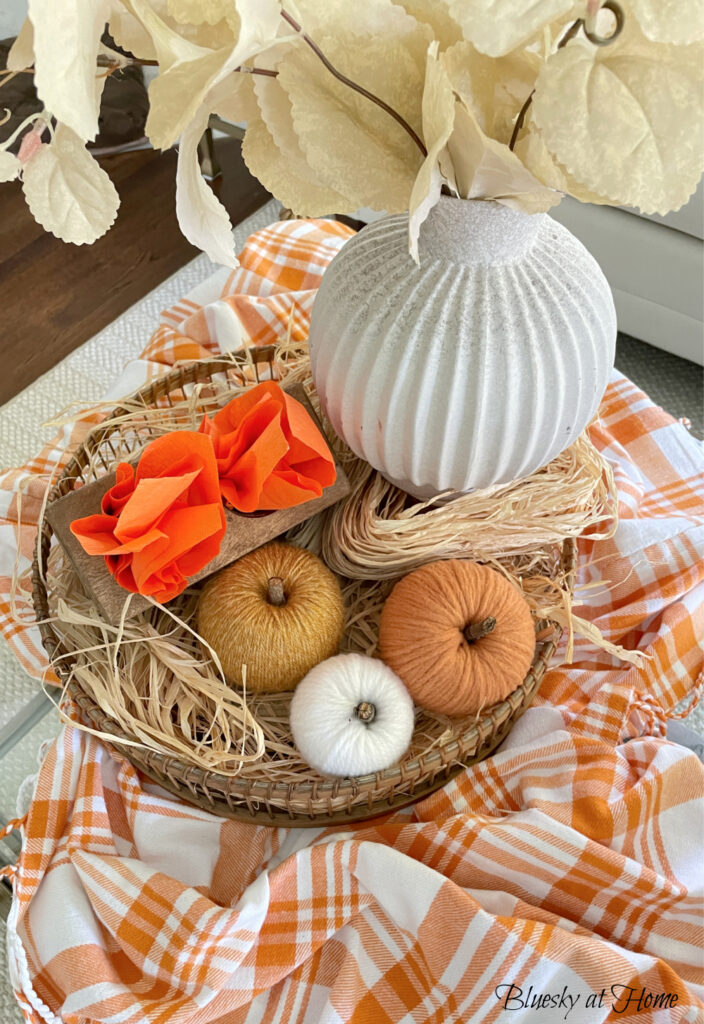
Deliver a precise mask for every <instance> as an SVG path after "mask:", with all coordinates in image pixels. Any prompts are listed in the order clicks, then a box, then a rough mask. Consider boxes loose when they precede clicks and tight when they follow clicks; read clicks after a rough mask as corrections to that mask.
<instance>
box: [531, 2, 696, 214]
mask: <svg viewBox="0 0 704 1024" xmlns="http://www.w3.org/2000/svg"><path fill="white" fill-rule="evenodd" d="M703 73H704V48H702V46H701V45H700V44H694V45H692V46H682V47H676V46H668V45H664V44H659V43H652V42H650V41H649V40H647V39H645V37H644V36H642V35H641V33H640V32H639V31H638V29H637V28H636V26H635V25H634V24H633V22H632V20H631V22H630V24H629V25H628V30H624V32H623V33H622V35H621V36H620V37H619V38H618V40H617V41H616V42H615V43H613V44H612V45H611V46H607V47H601V48H597V47H590V46H584V45H582V44H581V43H579V42H573V43H569V44H568V45H567V46H566V47H564V49H562V50H559V51H558V52H557V53H555V54H553V55H552V56H551V57H550V58H549V59H548V61H547V62H546V63H545V64H544V66H543V68H542V70H541V72H540V75H539V76H538V81H537V84H536V91H535V97H534V99H533V117H534V120H535V123H536V125H537V127H538V128H539V130H540V132H541V134H542V137H543V140H544V142H545V145H546V146H547V147H548V149H549V150H550V152H551V153H552V155H553V156H554V157H555V159H556V160H557V161H558V162H559V163H560V164H562V165H563V166H564V167H565V169H566V170H567V172H568V173H569V174H571V175H572V176H573V177H574V178H576V179H577V180H578V181H579V182H581V183H582V185H583V186H584V187H585V188H586V189H588V190H589V191H591V192H596V193H597V194H599V195H603V196H605V197H608V198H609V199H610V200H611V201H612V202H613V203H621V204H627V205H629V206H638V207H640V209H641V210H642V211H643V212H644V213H663V214H664V213H667V212H669V211H670V210H674V209H678V208H679V207H680V206H682V204H683V203H686V202H687V200H688V199H689V197H690V196H691V194H692V193H693V192H694V190H695V188H696V186H697V182H698V181H699V178H700V176H701V173H702V165H703V163H704V159H703V157H704V154H703V151H702V144H701V140H702V137H703V135H704V103H703V97H702V81H701V78H702V74H703Z"/></svg>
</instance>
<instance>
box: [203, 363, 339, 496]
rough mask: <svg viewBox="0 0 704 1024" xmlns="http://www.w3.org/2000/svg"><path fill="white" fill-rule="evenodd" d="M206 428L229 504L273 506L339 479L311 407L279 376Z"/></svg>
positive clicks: (243, 396) (205, 422)
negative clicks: (281, 384) (293, 394)
mask: <svg viewBox="0 0 704 1024" xmlns="http://www.w3.org/2000/svg"><path fill="white" fill-rule="evenodd" d="M200 429H201V431H202V432H203V433H204V434H206V435H207V436H209V437H210V439H211V440H212V443H213V447H214V449H215V457H216V459H217V464H218V474H219V476H220V490H221V492H222V496H223V498H224V499H225V501H226V503H227V504H228V505H230V506H231V507H232V508H235V509H237V510H238V511H239V512H257V511H273V510H275V509H282V508H292V507H293V506H294V505H302V504H303V503H304V502H306V501H311V500H312V499H313V498H319V497H320V496H321V494H322V493H323V488H325V487H329V486H330V485H331V484H334V483H335V477H336V475H337V473H336V469H335V460H334V459H333V457H332V454H331V453H330V449H329V448H328V446H327V443H326V441H325V438H324V437H323V435H322V434H321V433H320V431H319V430H318V428H317V426H316V424H315V423H314V422H313V420H312V419H311V417H310V416H309V415H308V413H307V411H306V410H305V408H304V407H303V406H302V405H301V403H300V402H297V401H296V399H295V398H292V397H291V396H290V395H287V394H286V392H285V391H282V389H281V388H280V387H279V385H278V384H275V383H274V382H273V381H265V382H264V383H262V384H258V385H257V386H256V387H254V388H251V389H250V390H248V391H245V392H244V393H243V394H241V395H238V397H237V398H234V399H233V400H232V401H231V402H228V404H227V405H226V406H224V408H222V409H221V410H220V411H219V412H218V413H216V414H215V416H214V417H213V418H212V419H209V418H208V417H207V416H206V417H204V418H203V422H202V423H201V426H200Z"/></svg>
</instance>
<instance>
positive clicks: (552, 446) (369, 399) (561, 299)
mask: <svg viewBox="0 0 704 1024" xmlns="http://www.w3.org/2000/svg"><path fill="white" fill-rule="evenodd" d="M419 251H420V266H418V265H416V263H414V261H413V260H412V259H411V257H410V255H409V253H408V217H407V215H405V214H401V215H397V216H392V217H385V218H384V219H383V220H380V221H377V222H376V223H374V224H371V225H369V226H367V227H365V228H364V229H363V230H362V231H360V232H359V234H358V235H356V236H355V237H354V238H353V239H351V240H350V241H349V242H348V243H347V244H346V245H345V246H344V247H343V249H342V250H341V251H340V252H339V253H338V255H337V256H336V257H335V259H334V260H333V261H332V263H331V264H330V266H329V267H328V269H327V270H326V272H325V274H324V276H323V280H322V283H321V286H320V289H319V291H318V294H317V296H316V299H315V303H314V306H313V313H312V319H311V327H310V353H311V362H312V368H313V379H314V382H315V386H316V388H317V391H318V394H319V396H320V398H321V401H322V405H323V408H324V410H325V413H326V415H327V416H328V417H329V419H330V421H331V423H332V425H333V427H334V429H335V430H336V431H337V433H338V434H339V435H340V437H342V438H343V440H344V441H345V442H346V443H347V444H348V445H349V447H350V448H351V449H352V450H353V451H354V452H355V453H356V454H357V455H359V456H360V457H361V458H364V459H366V460H367V461H368V462H370V463H371V465H372V466H374V467H375V468H376V469H378V470H379V471H380V472H381V473H383V475H384V476H385V477H387V479H389V480H391V481H392V482H393V483H395V484H398V486H400V487H402V488H403V489H404V490H407V491H409V492H410V493H411V494H413V495H415V496H416V497H421V498H427V497H431V496H433V495H435V494H439V493H440V492H443V491H448V490H452V491H468V490H472V489H474V488H477V487H488V486H490V485H492V484H499V483H507V482H509V481H511V480H514V479H516V478H519V477H523V476H526V475H528V474H529V473H532V472H533V471H534V470H536V469H538V468H540V467H541V466H544V465H545V464H546V463H548V462H550V461H551V460H552V459H553V458H555V456H557V455H558V454H559V453H560V452H562V451H563V450H564V449H565V448H567V447H568V445H570V444H571V443H572V442H573V441H574V440H575V438H576V437H577V436H578V435H579V434H580V433H581V431H582V430H583V429H584V428H585V427H586V426H587V424H588V423H589V421H590V420H591V419H592V418H593V416H594V414H595V413H596V411H597V408H598V405H599V402H600V400H601V397H602V395H603V392H604V389H605V387H606V384H607V381H608V378H609V373H610V371H611V368H612V366H613V360H614V349H615V343H616V313H615V310H614V304H613V299H612V297H611V291H610V289H609V286H608V284H607V282H606V279H605V277H604V275H603V274H602V272H601V270H600V269H599V266H598V264H597V263H596V261H595V260H594V259H593V258H592V256H591V255H590V254H589V253H588V252H587V250H586V249H585V248H584V246H583V245H582V244H581V242H579V241H578V240H577V239H576V238H575V237H574V235H572V234H571V233H570V232H569V231H568V230H567V229H566V228H564V227H562V226H561V225H560V224H558V223H557V222H556V221H554V220H553V219H552V218H551V217H549V216H548V215H547V214H533V215H529V214H524V213H520V212H517V211H514V210H511V209H509V208H507V207H505V206H501V205H499V204H497V203H491V202H478V201H467V200H459V199H450V198H443V199H441V201H440V203H438V205H437V206H436V207H435V208H434V209H433V210H432V211H431V213H430V216H429V217H428V219H427V221H426V222H425V223H424V225H423V227H422V229H421V235H420V250H419Z"/></svg>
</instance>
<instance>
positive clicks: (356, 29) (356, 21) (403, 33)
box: [284, 0, 430, 61]
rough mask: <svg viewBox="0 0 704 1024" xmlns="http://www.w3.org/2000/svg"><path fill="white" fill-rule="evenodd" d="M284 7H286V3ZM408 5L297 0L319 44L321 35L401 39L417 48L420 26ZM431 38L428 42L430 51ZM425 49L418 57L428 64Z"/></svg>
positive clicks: (387, 0)
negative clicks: (408, 9) (411, 14)
mask: <svg viewBox="0 0 704 1024" xmlns="http://www.w3.org/2000/svg"><path fill="white" fill-rule="evenodd" d="M284 6H286V5H285V4H284ZM405 6H406V5H405V4H396V3H394V2H393V0H364V4H356V3H350V0H324V2H323V3H321V0H297V2H296V9H297V11H298V14H299V16H300V23H301V24H302V26H303V28H304V29H305V31H306V32H307V33H308V35H310V36H312V38H313V39H314V40H315V42H316V43H320V39H319V36H321V35H322V36H336V37H337V38H338V39H344V38H345V37H346V36H348V35H349V36H366V35H370V36H379V37H384V38H386V39H400V40H402V41H404V42H405V43H406V44H407V45H408V44H410V45H413V40H414V38H417V39H421V38H422V37H421V36H417V28H418V24H417V22H416V19H415V18H414V17H411V16H410V15H409V14H407V13H406V12H405V10H404V7H405ZM429 41H430V40H429V38H428V39H426V42H425V48H427V45H428V42H429ZM425 48H424V49H423V51H422V52H421V53H419V54H418V56H419V58H420V59H422V60H423V61H425Z"/></svg>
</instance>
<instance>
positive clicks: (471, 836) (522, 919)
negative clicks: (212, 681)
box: [0, 221, 704, 1024]
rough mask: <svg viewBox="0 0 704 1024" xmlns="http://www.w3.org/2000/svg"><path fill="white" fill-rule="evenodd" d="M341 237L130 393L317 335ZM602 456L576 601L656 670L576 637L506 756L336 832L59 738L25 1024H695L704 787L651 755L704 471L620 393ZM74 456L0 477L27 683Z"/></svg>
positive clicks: (177, 346)
mask: <svg viewBox="0 0 704 1024" xmlns="http://www.w3.org/2000/svg"><path fill="white" fill-rule="evenodd" d="M347 235H348V232H347V230H346V229H345V228H343V227H341V226H340V225H338V224H335V223H331V222H316V221H309V222H286V223H283V224H278V225H274V226H272V227H271V228H269V229H267V230H266V231H262V232H258V233H257V234H256V235H254V236H253V237H252V238H251V239H250V240H249V241H248V243H247V245H246V247H245V250H244V252H243V254H242V257H241V261H242V265H241V267H240V268H239V269H238V270H236V271H235V272H234V274H232V275H231V276H230V277H229V278H227V279H225V277H224V276H222V275H216V278H215V279H211V281H210V282H209V283H208V285H207V286H203V287H202V288H201V289H199V290H198V292H197V294H196V295H194V296H191V297H190V298H189V299H184V300H183V301H182V302H181V303H179V305H178V306H177V307H175V308H174V309H172V310H169V311H168V312H167V313H166V314H164V318H163V323H162V326H161V327H160V328H159V330H158V331H157V332H156V334H155V335H154V337H153V339H152V341H151V342H150V345H149V346H148V348H147V350H146V353H145V356H144V359H143V360H142V361H140V363H139V364H138V365H132V366H131V367H128V368H127V371H126V377H125V380H126V381H129V383H130V385H131V386H134V384H135V382H137V383H138V380H137V378H138V377H140V376H141V377H142V379H144V378H145V377H146V376H147V375H149V374H152V373H154V372H156V371H157V370H159V369H163V368H164V366H165V365H168V364H169V363H171V362H173V361H174V360H175V359H181V358H192V357H194V356H198V355H200V354H202V353H203V350H207V351H218V350H221V349H223V348H233V347H239V346H240V345H241V344H243V343H254V344H260V343H264V342H270V341H273V340H275V339H276V338H278V337H281V336H282V335H283V334H284V333H285V331H286V330H287V328H288V321H289V313H290V312H291V311H293V315H294V330H296V331H298V332H300V336H301V337H304V336H305V332H306V325H307V322H308V315H309V312H310V306H311V302H312V299H313V295H314V291H315V288H316V286H317V284H318V282H319V280H320V275H321V274H322V272H323V270H324V268H325V266H326V264H327V263H328V261H329V260H330V258H331V257H332V256H333V255H334V253H335V251H336V250H337V249H338V248H339V246H340V245H341V244H342V243H343V242H344V240H345V238H346V237H347ZM80 429H85V427H80V428H75V430H74V433H73V438H74V439H75V438H76V437H77V433H76V431H78V430H80ZM592 436H593V438H594V440H595V442H596V443H597V444H598V445H599V446H600V448H601V449H602V450H603V451H604V453H605V454H606V456H607V458H608V459H609V460H610V462H611V463H612V465H613V466H614V470H615V472H616V477H617V480H618V485H619V490H620V513H621V521H620V525H619V527H618V531H617V533H616V535H615V536H614V537H613V538H612V539H611V540H609V541H600V542H590V541H588V540H584V541H582V542H581V543H580V573H579V581H578V584H579V585H578V592H577V598H576V600H578V601H580V602H581V608H580V614H581V615H583V616H585V617H587V618H589V619H591V620H592V621H594V622H596V623H597V624H598V626H599V627H600V629H601V630H602V632H603V633H604V634H605V635H606V636H607V637H608V638H609V639H611V640H613V641H615V642H617V643H620V644H623V645H624V646H626V647H630V648H640V649H641V650H643V651H644V652H646V653H647V654H649V655H650V658H649V660H648V661H647V662H646V663H645V665H644V667H642V668H634V667H631V666H625V667H623V666H621V665H620V664H619V663H617V662H616V661H615V660H614V659H613V658H611V657H610V656H609V655H607V654H605V653H604V652H602V651H600V650H597V649H596V648H594V647H592V646H590V645H589V644H588V643H587V642H586V641H583V640H581V641H578V642H577V644H576V649H575V660H574V663H573V664H572V665H571V666H562V667H558V668H554V669H553V670H552V671H551V672H550V673H549V674H548V675H547V676H546V678H545V680H544V683H543V686H542V688H541V691H540V695H539V698H538V700H537V701H536V704H535V706H534V707H533V708H531V709H530V710H529V711H528V712H527V713H526V714H525V715H524V716H523V718H522V719H521V720H520V722H519V723H518V724H517V726H516V727H515V728H514V730H513V732H512V733H511V735H510V737H509V739H508V740H507V741H506V743H505V744H504V746H503V748H502V750H501V752H500V753H498V754H496V755H495V756H493V757H491V758H489V759H488V760H486V761H483V762H482V763H480V764H477V765H474V766H473V767H471V768H468V769H466V770H465V771H464V772H463V773H462V774H461V775H459V776H458V777H457V778H456V779H455V780H454V781H452V782H451V783H449V784H448V785H447V786H446V787H445V788H444V789H443V790H441V791H439V792H438V793H436V794H434V795H433V796H431V797H429V798H428V799H426V800H424V801H423V802H422V803H420V804H417V805H416V806H414V807H413V808H408V809H405V810H403V811H400V812H397V813H395V814H393V815H391V816H389V817H387V818H386V819H381V820H377V821H374V822H371V823H367V824H362V825H358V826H354V827H350V828H347V829H345V830H344V831H336V830H334V829H327V830H325V829H318V830H290V831H287V830H283V829H268V828H259V827H255V826H251V825H245V824H239V823H235V822H232V821H226V820H223V819H221V818H218V817H216V816H214V815H211V814H208V813H206V812H204V811H201V810H196V809H194V808H192V807H189V806H187V805H184V804H181V803H178V802H177V801H175V800H174V799H172V798H171V797H169V796H168V795H166V794H164V793H163V792H162V791H160V790H159V789H157V788H156V787H155V786H153V785H152V784H150V783H148V782H146V781H145V780H144V779H142V778H140V777H139V775H138V774H137V772H136V771H135V770H134V769H133V768H132V766H131V765H130V764H129V763H127V762H125V761H124V760H123V759H121V758H118V757H116V756H114V755H113V754H112V753H111V752H110V751H109V750H108V749H107V748H106V747H104V746H103V745H101V744H100V743H99V742H98V741H97V740H96V739H94V738H93V737H90V736H88V735H86V734H85V733H82V732H79V731H78V730H76V729H74V728H72V727H66V728H64V729H63V731H62V732H61V734H60V736H59V738H58V740H57V741H56V742H55V743H54V744H53V745H52V746H51V748H50V749H49V752H48V754H47V755H46V757H45V760H44V763H43V765H42V767H41V769H40V772H39V776H38V779H37V783H36V790H35V794H34V799H33V802H32V805H31V808H30V811H29V814H28V817H27V820H26V824H25V826H24V845H23V851H22V855H21V857H20V860H19V863H18V866H17V871H16V877H15V885H14V899H13V905H12V910H11V915H10V919H9V922H8V949H9V956H10V970H11V976H12V981H13V985H14V987H15V991H16V994H17V998H18V1001H19V1003H20V1006H21V1007H22V1010H23V1012H24V1015H25V1017H26V1019H27V1020H28V1021H31V1022H33V1024H38V1022H40V1021H41V1022H52V1024H58V1022H59V1021H65V1022H70V1024H79V1022H80V1024H93V1022H98V1021H100V1022H103V1024H164V1022H166V1021H169V1022H178V1024H258V1022H262V1024H263V1022H267V1024H274V1022H276V1024H296V1022H310V1024H313V1022H315V1024H317V1022H330V1024H333V1022H334V1024H340V1022H347V1021H352V1022H355V1024H391V1022H393V1024H401V1022H403V1024H412V1022H413V1024H420V1022H434V1024H447V1022H461V1024H468V1022H477V1024H483V1022H485V1021H500V1022H511V1024H513V1022H523V1024H551V1022H553V1021H555V1022H557V1021H562V1020H567V1021H569V1022H571V1024H597V1022H601V1021H621V1020H623V1021H638V1022H640V1021H642V1022H648V1021H649V1022H653V1024H661V1022H668V1024H669V1022H684V1021H688V1022H696V1021H700V1022H701V1021H703V1020H704V1003H703V1002H702V998H703V997H704V972H703V970H702V967H703V959H702V948H703V947H704V941H703V939H704V936H703V935H702V921H703V912H704V905H703V901H704V885H703V882H704V857H703V856H702V850H701V823H702V808H704V785H703V776H704V772H703V769H702V765H701V764H700V762H699V761H698V760H697V758H696V757H695V756H694V754H692V753H691V752H689V751H686V750H685V749H684V748H682V747H679V746H677V745H675V744H672V743H669V742H667V741H666V740H665V739H663V738H662V736H663V732H664V725H665V722H666V718H667V716H671V715H672V714H673V712H674V707H675V704H676V703H677V702H678V701H679V700H680V699H681V698H683V697H684V696H686V695H687V694H691V693H692V692H693V691H694V688H695V681H696V679H697V677H698V676H699V674H700V672H701V670H702V663H703V661H704V652H703V650H702V642H703V638H704V560H703V559H702V551H703V549H704V473H703V466H704V460H703V459H702V450H701V446H700V445H699V444H698V443H697V442H696V441H695V440H694V439H693V438H692V437H691V436H690V435H689V434H688V433H687V431H686V429H685V428H684V427H683V426H682V425H681V424H679V423H676V422H675V421H673V420H672V418H671V417H669V416H667V415H666V414H665V413H663V412H662V411H661V410H660V409H657V408H656V407H655V406H653V405H652V403H651V402H650V401H649V400H648V399H647V398H646V396H645V395H643V394H642V393H641V392H639V391H638V390H637V389H636V388H635V387H634V386H633V384H631V383H630V382H629V381H628V380H626V379H625V378H623V377H622V376H620V375H619V374H614V377H613V380H612V383H611V384H610V386H609V389H608V391H607V393H606V396H605V398H604V402H603V405H602V408H601V414H600V418H599V420H598V422H597V423H596V424H595V425H594V427H593V428H592ZM67 440H70V438H68V437H64V438H63V439H62V442H65V441H67ZM60 447H61V446H60V444H59V445H58V447H57V449H56V450H55V451H53V452H52V451H47V452H45V453H44V454H43V455H42V456H41V457H40V458H39V459H37V460H35V461H34V462H33V463H32V464H30V466H28V467H24V469H22V470H17V471H12V472H10V473H7V474H5V476H4V477H3V478H2V480H0V495H1V496H2V498H3V499H4V504H3V505H2V507H1V508H0V513H1V514H2V516H3V517H4V518H3V519H2V521H0V572H2V573H4V574H6V575H5V576H4V577H3V579H2V581H1V585H2V588H3V590H4V595H3V600H4V602H5V603H4V605H3V609H2V610H3V615H4V620H3V623H2V625H3V630H4V632H5V635H6V637H7V639H8V640H9V642H10V643H11V645H12V646H13V649H14V650H15V652H16V653H17V654H18V656H19V657H20V659H21V660H22V661H23V663H24V664H25V665H26V666H27V667H28V668H30V670H33V671H34V672H35V673H36V674H40V673H41V671H42V670H43V668H44V666H45V661H44V657H43V654H42V651H41V648H40V646H39V644H38V642H37V635H36V632H35V631H34V630H33V629H31V628H29V627H28V626H26V625H18V624H17V623H16V622H15V621H14V620H13V618H12V617H11V615H10V611H9V608H8V602H9V596H8V595H9V576H10V575H11V573H10V569H11V566H12V565H13V564H14V561H15V558H16V556H17V550H18V548H19V556H20V562H21V564H24V561H23V560H26V559H27V558H29V557H30V556H31V543H32V536H33V520H34V521H36V514H37V509H38V503H39V501H40V498H41V494H42V493H43V488H44V487H45V486H46V479H47V477H46V474H47V470H48V469H49V467H50V466H51V465H52V464H53V463H54V462H55V461H56V460H57V459H59V458H60V457H61V456H60ZM20 487H21V488H22V489H23V490H24V492H25V500H24V502H23V505H22V519H23V522H22V524H20V523H18V522H17V518H18V517H17V501H16V498H17V490H18V488H20ZM3 531H4V532H3ZM607 583H608V585H607Z"/></svg>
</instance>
